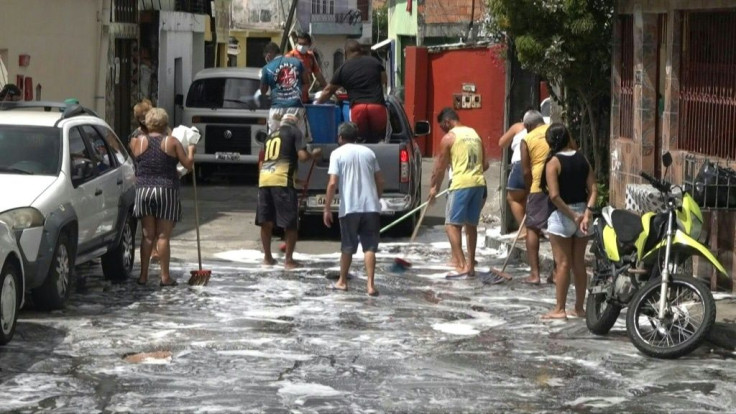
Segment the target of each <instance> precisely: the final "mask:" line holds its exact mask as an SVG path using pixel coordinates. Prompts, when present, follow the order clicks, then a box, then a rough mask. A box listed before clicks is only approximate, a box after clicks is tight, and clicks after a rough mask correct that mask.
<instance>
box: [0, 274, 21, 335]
mask: <svg viewBox="0 0 736 414" xmlns="http://www.w3.org/2000/svg"><path fill="white" fill-rule="evenodd" d="M21 286H22V285H21V281H20V271H18V268H17V266H16V265H15V264H14V263H12V261H8V262H7V263H5V266H3V270H2V273H0V345H5V344H7V343H8V342H10V340H11V339H13V334H14V333H15V325H16V324H17V323H18V310H19V309H20V299H21V296H20V292H19V291H18V290H19V289H20V288H21Z"/></svg>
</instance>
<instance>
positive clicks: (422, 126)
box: [414, 121, 432, 136]
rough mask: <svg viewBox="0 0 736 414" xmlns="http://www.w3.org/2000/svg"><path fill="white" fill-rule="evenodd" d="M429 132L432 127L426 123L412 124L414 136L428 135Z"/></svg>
mask: <svg viewBox="0 0 736 414" xmlns="http://www.w3.org/2000/svg"><path fill="white" fill-rule="evenodd" d="M431 131H432V127H431V126H430V124H429V122H427V121H417V123H416V124H414V135H416V136H421V135H429V133H430V132H431Z"/></svg>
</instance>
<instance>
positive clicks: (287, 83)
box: [253, 42, 309, 135]
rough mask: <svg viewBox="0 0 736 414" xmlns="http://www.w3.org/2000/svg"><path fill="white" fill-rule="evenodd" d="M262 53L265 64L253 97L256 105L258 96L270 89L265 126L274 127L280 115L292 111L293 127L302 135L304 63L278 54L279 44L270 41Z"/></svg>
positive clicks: (278, 121)
mask: <svg viewBox="0 0 736 414" xmlns="http://www.w3.org/2000/svg"><path fill="white" fill-rule="evenodd" d="M263 57H264V58H265V59H266V66H264V67H263V69H261V87H260V89H258V91H257V92H256V94H255V95H254V96H253V98H254V100H255V102H256V103H257V104H258V106H260V97H261V96H262V95H265V94H266V93H267V92H268V91H269V89H270V90H271V109H270V110H269V112H268V130H269V131H270V132H274V131H278V129H279V127H280V126H281V119H282V118H283V117H284V115H286V114H292V115H294V116H296V118H297V127H298V128H299V130H300V131H302V134H304V135H306V132H307V125H306V122H305V121H304V118H305V115H306V112H305V110H304V105H303V104H302V93H303V92H305V90H306V88H307V85H308V83H309V79H308V78H307V76H306V73H305V71H304V65H302V62H301V61H300V60H299V59H297V58H293V57H288V56H284V55H282V54H281V48H280V47H279V45H277V44H276V43H274V42H270V43H268V44H267V45H266V46H265V47H264V48H263Z"/></svg>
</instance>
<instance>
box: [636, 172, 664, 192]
mask: <svg viewBox="0 0 736 414" xmlns="http://www.w3.org/2000/svg"><path fill="white" fill-rule="evenodd" d="M639 175H640V176H641V177H642V178H644V179H645V180H647V181H649V183H650V184H652V186H653V187H654V188H656V189H657V190H659V191H660V192H662V193H665V192H668V191H669V190H670V183H668V182H667V181H665V180H660V179H657V178H654V177H652V176H651V175H649V174H648V173H646V172H644V171H641V172H640V173H639Z"/></svg>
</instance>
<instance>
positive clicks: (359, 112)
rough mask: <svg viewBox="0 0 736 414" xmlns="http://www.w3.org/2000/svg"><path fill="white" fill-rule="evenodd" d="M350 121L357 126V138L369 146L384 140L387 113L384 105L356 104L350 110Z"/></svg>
mask: <svg viewBox="0 0 736 414" xmlns="http://www.w3.org/2000/svg"><path fill="white" fill-rule="evenodd" d="M350 120H351V121H352V122H354V123H355V124H356V125H357V126H358V136H359V137H360V138H363V141H365V142H367V143H369V144H375V143H377V142H380V141H382V140H383V139H384V138H386V124H387V123H388V112H387V110H386V105H384V104H377V103H356V104H353V106H352V107H351V108H350Z"/></svg>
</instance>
